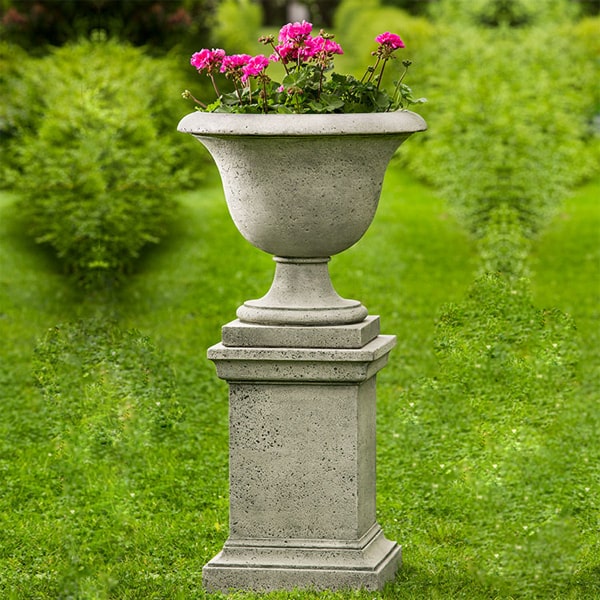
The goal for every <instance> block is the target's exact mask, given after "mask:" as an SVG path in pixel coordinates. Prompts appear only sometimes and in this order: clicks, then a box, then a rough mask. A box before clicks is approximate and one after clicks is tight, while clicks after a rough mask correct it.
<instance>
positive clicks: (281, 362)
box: [208, 335, 396, 383]
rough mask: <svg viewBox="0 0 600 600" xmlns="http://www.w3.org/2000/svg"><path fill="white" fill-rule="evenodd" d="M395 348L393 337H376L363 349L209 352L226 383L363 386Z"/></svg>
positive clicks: (216, 347)
mask: <svg viewBox="0 0 600 600" xmlns="http://www.w3.org/2000/svg"><path fill="white" fill-rule="evenodd" d="M395 344H396V338H395V336H392V335H379V336H377V337H376V338H375V339H374V340H372V341H371V342H369V343H368V344H366V345H365V346H364V347H363V348H349V349H346V348H339V349H335V348H228V347H227V346H224V345H223V344H222V343H219V344H215V345H214V346H211V347H210V348H209V349H208V358H210V360H212V361H214V362H215V365H216V367H217V375H218V376H219V377H220V378H221V379H225V380H226V381H230V382H232V381H256V382H263V381H275V382H282V383H283V382H292V381H297V382H311V381H315V382H324V383H350V382H362V381H365V380H366V379H368V378H369V377H372V376H373V375H375V373H377V371H379V370H380V369H382V368H383V367H384V366H385V364H386V363H387V359H388V354H389V352H390V350H391V349H392V348H393V347H394V345H395Z"/></svg>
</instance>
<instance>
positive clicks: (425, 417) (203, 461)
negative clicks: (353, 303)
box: [0, 169, 600, 600]
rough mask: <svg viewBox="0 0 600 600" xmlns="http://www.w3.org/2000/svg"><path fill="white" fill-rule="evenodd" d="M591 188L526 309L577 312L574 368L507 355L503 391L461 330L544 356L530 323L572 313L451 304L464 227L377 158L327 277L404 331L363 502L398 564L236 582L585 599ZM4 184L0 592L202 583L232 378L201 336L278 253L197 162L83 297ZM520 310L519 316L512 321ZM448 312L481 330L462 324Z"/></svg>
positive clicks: (591, 383) (592, 543) (593, 568)
mask: <svg viewBox="0 0 600 600" xmlns="http://www.w3.org/2000/svg"><path fill="white" fill-rule="evenodd" d="M599 188H600V184H595V185H591V186H589V187H587V188H584V189H582V190H581V191H579V192H578V194H577V195H576V196H575V197H574V198H572V199H571V200H570V201H569V203H568V204H567V205H566V208H565V216H568V218H564V219H562V220H558V221H557V222H556V223H555V224H554V225H553V226H552V227H551V228H550V229H549V230H548V232H547V233H546V235H545V236H544V237H543V238H542V239H541V240H540V241H539V243H538V244H537V245H536V253H535V257H534V258H535V262H534V266H535V273H536V275H535V277H534V279H533V283H532V290H533V298H535V304H536V306H558V307H559V308H561V309H562V310H565V311H567V312H570V313H571V314H572V316H573V317H574V319H575V322H576V324H577V325H578V329H579V334H578V335H579V341H578V342H577V344H578V345H577V347H578V349H579V351H580V352H581V361H580V365H579V367H577V369H578V370H577V371H576V372H575V373H574V374H573V376H572V377H571V366H570V363H569V364H563V365H562V366H561V367H560V369H559V371H557V372H559V373H560V375H561V377H560V378H556V377H554V375H553V373H554V371H553V369H554V367H553V365H554V363H553V362H552V361H554V360H555V359H556V358H557V356H558V354H557V353H554V354H552V353H551V354H550V355H549V356H550V357H551V359H552V361H551V360H550V359H548V361H546V362H544V361H542V360H540V361H538V362H535V361H533V362H532V361H527V360H513V359H514V356H513V354H514V353H513V354H511V353H510V352H507V353H506V355H505V356H504V355H503V356H504V358H502V360H503V361H504V362H501V363H500V364H502V365H504V367H506V368H505V371H506V369H508V367H510V369H512V370H511V371H510V378H509V379H507V380H506V382H507V384H510V385H512V384H513V383H514V381H515V379H517V380H519V381H523V382H524V384H526V385H525V387H526V389H527V390H528V392H527V393H526V394H522V395H521V396H520V397H519V398H517V397H515V395H514V394H513V395H511V394H506V398H504V397H503V396H502V393H503V386H502V385H501V383H502V382H500V384H498V385H496V386H495V387H494V385H492V384H491V383H490V382H489V381H488V380H489V378H487V377H480V379H476V378H474V377H472V376H474V375H476V374H477V371H478V370H480V369H479V367H478V366H477V365H478V364H479V363H478V362H476V360H477V361H478V360H480V359H479V358H477V359H476V360H475V358H474V355H473V352H472V348H471V347H469V346H470V343H466V342H465V340H469V339H471V340H472V339H475V338H473V337H471V338H468V336H467V335H466V333H464V332H465V331H467V332H471V333H472V332H473V331H475V334H473V335H482V336H483V335H486V334H488V333H489V332H490V331H494V332H496V334H498V332H501V333H502V332H504V331H512V332H513V333H514V332H516V333H515V335H517V334H518V339H519V340H524V342H523V343H525V342H526V343H527V344H529V346H530V347H531V348H532V349H537V350H539V348H541V347H543V344H544V343H545V342H546V341H547V339H546V337H545V335H546V332H547V331H550V332H551V333H555V334H556V335H559V336H562V337H560V341H561V342H562V341H563V340H564V344H565V346H568V345H569V344H570V343H571V341H572V339H573V338H572V335H571V330H570V329H568V327H567V325H565V324H564V323H563V321H561V320H560V319H559V320H558V321H557V324H556V323H555V324H554V325H553V324H552V323H553V322H552V320H551V319H550V318H546V320H545V321H544V324H543V326H542V327H537V328H536V327H534V326H533V325H532V324H530V323H529V321H535V320H536V319H537V318H538V317H539V315H540V314H541V313H540V312H539V310H538V308H537V307H532V306H530V305H529V303H528V302H529V296H528V295H527V294H528V293H529V292H528V290H525V291H524V292H523V294H524V296H522V297H519V298H520V300H522V301H521V302H520V303H519V304H518V305H515V304H506V307H507V308H506V311H505V313H503V314H500V313H498V314H495V316H494V319H492V320H491V321H489V323H488V320H487V317H486V315H487V314H488V313H486V312H485V311H486V310H487V309H485V307H484V308H478V307H479V306H480V305H481V302H479V300H477V299H478V298H481V296H477V297H476V298H475V299H471V300H469V298H468V293H469V286H470V285H471V284H472V280H473V273H474V268H475V256H474V250H473V246H472V244H471V243H470V241H469V240H468V239H467V238H466V237H465V235H464V234H463V233H462V232H461V231H460V229H459V228H458V227H457V225H456V224H455V223H454V222H453V221H452V219H450V218H449V217H448V216H447V215H446V212H445V207H444V205H443V203H442V202H441V201H440V200H439V199H438V198H436V197H435V196H434V195H433V194H431V192H430V191H429V190H427V189H426V188H424V187H422V186H420V185H419V184H418V183H416V182H415V181H414V180H411V179H410V178H409V177H407V176H405V175H403V174H401V173H400V172H398V171H396V170H393V169H392V170H391V171H390V172H389V174H388V177H387V178H386V183H385V186H384V192H383V195H382V200H381V206H380V211H379V212H378V215H377V217H376V219H375V222H374V224H373V226H372V227H371V229H370V230H369V232H368V233H367V234H366V236H365V238H364V239H363V240H362V241H361V242H359V244H357V245H356V246H355V247H354V248H352V249H351V250H349V251H348V252H346V253H344V254H343V255H341V256H338V257H335V258H334V259H333V261H332V263H331V273H332V279H333V281H334V284H335V286H336V289H337V290H338V291H339V292H340V294H342V295H343V296H346V297H355V298H359V299H360V300H361V301H362V302H363V303H364V304H365V305H366V306H367V307H368V308H369V310H370V312H371V313H372V314H380V315H381V319H382V329H383V331H384V333H395V334H396V335H397V336H398V342H399V343H398V346H397V347H396V349H395V350H394V351H393V354H392V355H391V357H390V364H389V365H388V366H387V367H386V369H384V370H383V371H382V372H381V374H380V376H379V415H378V426H379V429H378V436H379V437H378V445H379V447H378V461H379V462H378V511H379V520H380V522H381V524H382V526H383V528H384V530H385V531H386V534H387V535H388V537H390V538H392V539H396V540H398V541H399V542H400V543H402V545H403V549H404V566H403V569H402V570H401V572H400V573H399V576H398V578H397V580H396V582H395V583H394V584H392V585H390V586H388V587H387V588H386V589H385V590H384V591H382V592H380V593H365V592H347V593H341V592H340V593H329V592H325V593H322V594H312V593H309V592H289V593H274V594H267V595H264V596H261V595H257V594H243V593H238V594H235V595H234V596H233V597H234V598H240V599H241V598H244V599H250V598H256V597H265V598H269V599H271V598H272V599H284V598H285V599H289V600H292V599H295V598H302V599H305V598H313V597H314V598H323V599H339V600H342V599H343V600H346V599H351V598H357V599H361V600H367V599H369V600H371V599H372V598H381V599H390V600H391V599H393V598H469V599H471V598H482V599H484V598H486V599H487V598H510V597H515V598H517V597H519V598H583V599H587V598H594V597H595V596H597V595H598V594H600V589H599V587H598V586H599V583H598V582H599V581H600V570H599V569H600V545H599V544H598V539H599V535H598V534H599V533H600V532H599V531H598V520H597V514H598V502H599V501H598V498H599V494H598V483H597V482H598V480H599V475H600V473H599V472H598V466H597V465H598V464H600V456H599V449H598V443H597V431H598V427H599V423H598V411H597V389H598V383H599V382H598V377H597V372H596V371H594V369H593V365H594V361H597V355H596V354H594V353H595V352H596V351H597V350H594V349H593V346H594V345H595V347H596V348H597V347H598V346H597V344H596V341H597V340H598V326H597V312H596V311H597V306H598V302H597V300H598V298H597V291H598V290H597V289H596V290H594V288H593V286H592V285H591V284H590V282H591V281H594V280H596V281H597V280H598V277H597V276H598V260H597V255H595V254H594V253H595V252H597V248H598V244H597V240H596V239H595V236H596V234H597V231H598V211H597V208H596V206H595V204H594V198H595V197H597V194H598V191H599ZM12 200H13V199H12V198H11V197H10V196H8V195H2V196H0V215H1V217H0V261H1V264H2V269H1V271H0V335H1V339H2V342H3V343H2V345H1V347H0V359H1V361H0V397H1V398H2V411H1V412H0V470H1V472H2V487H1V490H0V595H1V596H2V597H6V598H19V599H20V598H23V599H24V598H69V597H70V598H90V599H91V598H119V599H121V598H132V599H133V598H140V599H141V598H144V599H147V598H169V599H171V598H204V597H207V598H209V597H210V598H213V597H214V598H218V597H219V595H214V596H209V595H205V593H204V592H203V590H202V588H201V568H202V566H203V564H204V563H205V562H207V561H208V560H209V559H210V558H212V556H213V555H214V554H216V552H217V551H218V550H219V548H220V546H221V545H222V543H223V542H224V541H225V539H226V537H227V389H226V385H225V384H224V383H223V382H221V381H219V380H218V379H217V378H216V375H215V374H214V368H213V366H212V364H211V363H210V362H208V361H207V360H206V358H205V352H206V348H207V346H209V345H211V344H213V343H215V342H217V341H218V340H219V337H220V327H221V325H223V324H224V323H226V322H227V321H228V320H231V319H232V318H233V316H234V314H235V309H236V307H237V306H238V305H239V304H241V303H242V302H243V301H244V300H245V299H248V298H250V297H258V296H260V295H262V294H263V293H264V292H265V291H266V290H267V289H268V286H269V284H270V281H271V277H272V272H273V264H272V261H271V260H270V258H269V257H268V256H265V255H263V254H262V253H260V252H259V251H257V250H254V249H253V248H251V247H250V246H249V245H248V244H247V243H246V242H245V241H244V240H243V239H242V238H241V236H240V235H239V234H238V233H237V231H236V230H235V228H234V226H233V225H232V224H231V222H230V219H229V216H228V214H227V211H226V208H225V206H224V202H223V199H222V194H221V191H220V186H219V183H218V181H217V180H216V179H214V178H213V179H212V180H211V181H210V182H209V184H208V185H207V186H206V188H204V189H202V190H201V191H199V192H197V193H192V194H186V195H184V196H182V197H181V198H180V212H179V215H178V218H177V220H176V223H177V225H176V228H175V230H174V231H173V235H172V236H171V237H170V238H169V239H168V240H167V241H166V242H165V243H164V244H162V245H161V246H160V247H158V248H155V249H152V250H150V251H148V252H147V253H146V254H145V256H144V258H143V260H142V261H141V263H140V269H139V272H138V273H136V274H135V275H134V276H133V277H132V278H131V280H130V281H129V283H128V284H127V285H126V286H125V287H124V288H122V289H119V290H113V291H112V292H111V293H109V294H106V295H105V296H104V297H93V296H92V297H86V296H85V295H84V294H82V293H80V292H77V291H75V290H74V289H73V288H72V287H71V286H70V285H69V283H68V281H67V280H66V279H65V278H64V277H63V275H62V274H61V272H60V267H59V265H58V264H57V262H56V261H55V260H54V259H53V258H52V257H51V256H49V255H48V254H46V253H45V252H44V251H43V250H41V249H40V248H38V247H35V246H34V245H33V244H32V243H31V242H30V241H29V240H28V239H27V238H25V237H23V236H22V234H21V232H20V229H19V225H18V219H17V218H16V215H14V211H12V210H11V206H12ZM565 250H566V251H565ZM586 257H587V258H586ZM486 289H488V291H489V293H490V294H495V293H497V291H498V289H499V288H497V287H493V285H492V284H490V287H489V288H486ZM472 292H473V288H471V293H472ZM447 303H453V305H454V307H455V308H454V309H443V308H442V307H443V306H444V305H446V304H447ZM492 305H493V303H490V306H492ZM515 306H518V307H520V308H519V310H520V311H521V312H522V314H526V315H527V316H528V317H531V318H530V319H529V320H527V321H525V320H515V319H511V318H510V315H511V314H512V312H515V311H514V307H515ZM478 311H479V312H478ZM511 311H512V312H511ZM440 314H442V315H443V316H442V317H441V318H440V319H438V317H439V316H440ZM465 314H468V315H470V320H471V321H482V320H484V317H485V320H486V323H487V324H486V326H485V327H483V326H482V327H481V330H476V328H475V327H471V326H470V325H469V324H468V323H467V325H469V326H466V325H465V326H458V325H457V322H458V321H457V319H458V317H460V315H465ZM477 315H479V316H477ZM488 316H489V315H488ZM451 317H452V318H451ZM436 320H438V325H437V327H436ZM494 327H495V328H496V329H493V328H494ZM471 333H469V335H471ZM556 339H559V338H556ZM440 344H442V345H443V344H454V346H453V347H454V348H459V350H460V351H461V352H463V354H462V355H461V354H452V353H444V352H442V353H441V354H440V355H439V356H438V358H441V365H442V368H440V367H439V366H438V362H437V361H436V356H435V352H434V348H438V350H439V348H440ZM461 344H463V346H464V348H463V346H461ZM461 348H462V349H461ZM484 354H485V353H484ZM530 354H534V355H537V354H539V352H538V353H537V354H536V352H533V351H531V352H530ZM453 356H454V358H456V357H458V359H459V360H455V361H454V362H453V360H454V359H453V358H452V357H453ZM482 356H483V354H482ZM486 356H487V355H486ZM540 356H541V354H540ZM565 356H566V355H565ZM444 357H446V358H447V360H445V361H444ZM448 357H449V358H448ZM484 358H485V357H484ZM519 358H520V357H519ZM463 359H464V360H463ZM471 359H473V360H472V361H471V362H469V361H470V360H471ZM461 361H463V363H464V364H462V367H464V368H462V367H461ZM567 362H568V361H567ZM483 364H484V367H485V368H486V369H492V368H493V367H494V365H497V364H498V363H495V362H493V361H492V360H491V359H490V361H489V363H483ZM554 366H556V365H554ZM541 368H543V369H546V370H544V371H543V373H545V374H548V379H547V380H544V379H541V380H538V379H537V377H536V373H537V371H536V369H541ZM574 368H575V367H573V369H574ZM561 369H562V370H561ZM489 372H490V371H485V373H489ZM506 372H508V371H506ZM565 375H566V380H565V381H562V378H563V376H565ZM507 377H508V376H507ZM559 379H560V380H559ZM540 381H541V382H542V383H540ZM547 382H549V383H547ZM510 385H508V387H507V389H511V390H512V387H510ZM527 386H529V387H527ZM517 387H518V386H517ZM479 390H481V393H480V391H479ZM157 402H160V403H161V404H160V406H157V404H156V403H157ZM513 430H515V431H514V432H513Z"/></svg>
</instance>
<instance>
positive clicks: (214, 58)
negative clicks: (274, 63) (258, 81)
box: [190, 48, 269, 83]
mask: <svg viewBox="0 0 600 600" xmlns="http://www.w3.org/2000/svg"><path fill="white" fill-rule="evenodd" d="M190 63H191V65H192V66H193V67H196V69H197V70H198V71H199V72H200V71H206V72H207V73H208V74H209V75H211V74H212V73H213V71H217V70H218V71H219V72H220V73H225V75H230V76H239V77H240V79H241V81H242V83H246V82H247V81H248V78H250V77H256V76H258V75H260V73H262V72H263V71H264V70H265V69H266V68H267V66H268V65H269V59H268V58H267V57H266V56H263V55H262V54H259V55H258V56H250V55H249V54H232V55H231V56H227V55H226V54H225V50H221V49H220V48H217V49H212V50H208V49H207V48H204V49H203V50H200V52H195V53H194V54H193V55H192V58H191V60H190Z"/></svg>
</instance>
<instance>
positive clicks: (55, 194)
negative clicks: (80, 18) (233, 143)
mask: <svg viewBox="0 0 600 600" xmlns="http://www.w3.org/2000/svg"><path fill="white" fill-rule="evenodd" d="M168 78H169V71H168V69H166V68H164V66H163V65H162V63H161V62H160V61H157V60H155V59H150V58H148V57H145V56H144V55H143V54H142V53H141V52H140V51H138V50H135V49H133V48H130V47H126V46H121V45H118V44H116V43H112V42H108V43H96V44H94V43H89V42H86V43H82V44H79V45H75V46H66V47H63V48H61V49H59V50H57V51H56V52H54V53H52V54H51V55H50V56H48V57H47V58H45V59H43V60H39V61H31V62H30V63H28V64H27V67H26V72H25V74H24V79H25V82H26V86H27V94H28V95H25V97H24V98H22V99H20V100H21V101H25V102H29V103H30V104H29V106H30V107H31V112H29V113H28V114H27V118H26V119H25V120H24V122H23V123H22V124H21V129H20V134H21V135H20V137H19V138H18V139H17V140H16V142H18V143H16V142H15V143H14V144H13V152H15V154H16V155H17V158H18V163H19V166H20V173H19V189H20V191H22V192H23V193H24V197H23V199H22V201H21V204H20V207H21V210H22V212H23V216H24V219H25V220H26V222H27V224H28V226H29V230H30V232H31V234H32V235H33V236H34V237H35V239H36V241H37V242H40V243H45V244H49V245H51V246H52V247H53V248H54V249H55V250H56V252H57V253H58V256H59V257H60V258H61V259H62V260H63V261H64V263H65V265H66V268H67V270H68V271H69V272H71V273H73V274H74V275H75V277H76V278H77V279H78V280H79V281H81V282H82V283H83V284H85V285H91V286H103V285H105V284H107V283H110V282H112V281H115V280H118V279H119V278H121V277H122V276H123V275H124V274H125V273H127V272H128V271H130V270H131V269H132V266H133V264H134V261H135V259H136V258H137V257H138V255H139V253H140V250H141V249H142V248H143V247H144V246H145V245H146V244H148V243H156V242H158V241H159V240H160V237H161V236H163V235H164V234H165V232H166V227H167V224H168V221H169V219H170V218H171V216H172V214H173V210H174V207H175V204H174V200H173V198H172V195H173V194H174V193H175V192H176V191H178V190H179V189H180V188H181V186H182V185H183V183H184V182H185V183H187V182H186V181H185V171H182V170H181V169H179V165H180V163H181V160H182V158H181V156H182V153H181V148H183V147H185V146H184V144H183V143H182V144H181V145H178V144H177V143H176V141H177V142H179V141H181V142H183V141H184V140H182V139H181V138H182V137H183V136H178V137H177V138H176V137H175V136H176V133H175V127H176V119H174V118H172V119H171V120H170V123H169V125H170V128H171V132H172V133H171V132H169V134H168V135H164V134H165V129H166V126H167V121H169V119H168V115H169V114H171V115H172V112H171V113H169V111H168V109H167V106H166V105H167V103H166V101H165V100H164V91H163V88H166V89H172V88H171V87H170V85H171V84H170V83H169V81H168ZM173 95H174V96H175V91H174V90H173ZM175 97H177V96H175ZM189 166H190V167H191V165H189Z"/></svg>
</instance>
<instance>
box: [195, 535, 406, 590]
mask: <svg viewBox="0 0 600 600" xmlns="http://www.w3.org/2000/svg"><path fill="white" fill-rule="evenodd" d="M401 560H402V551H401V548H400V546H398V544H396V543H395V542H391V541H390V540H387V539H386V538H385V537H384V535H383V533H382V531H381V528H380V527H379V526H378V525H374V526H373V528H372V529H371V530H369V531H368V532H367V534H365V535H364V536H363V538H362V539H361V540H359V541H358V542H354V543H353V542H346V543H344V542H337V541H336V540H331V541H328V540H325V541H322V542H321V543H319V542H318V541H316V540H306V541H302V540H298V541H293V542H287V541H282V542H277V543H274V544H269V543H268V542H267V541H265V542H263V543H261V544H260V545H257V544H256V543H254V542H252V541H247V542H235V541H233V540H229V541H227V542H226V544H225V546H224V547H223V550H222V551H221V552H220V553H219V554H218V555H217V556H216V557H215V558H214V559H213V560H212V561H211V562H209V563H208V564H207V565H206V566H205V567H204V570H203V572H202V576H203V582H204V586H205V588H206V589H207V590H208V591H224V592H226V591H228V590H240V589H243V590H254V591H272V590H281V589H288V590H291V589H296V588H298V589H314V590H325V589H327V590H345V589H361V588H363V589H367V590H378V589H381V588H382V587H383V586H384V584H385V583H386V582H388V581H390V580H392V579H394V576H395V574H396V572H397V570H398V567H399V565H400V563H401Z"/></svg>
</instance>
